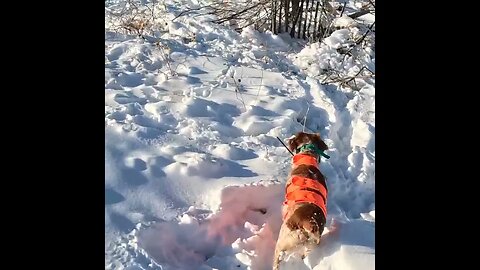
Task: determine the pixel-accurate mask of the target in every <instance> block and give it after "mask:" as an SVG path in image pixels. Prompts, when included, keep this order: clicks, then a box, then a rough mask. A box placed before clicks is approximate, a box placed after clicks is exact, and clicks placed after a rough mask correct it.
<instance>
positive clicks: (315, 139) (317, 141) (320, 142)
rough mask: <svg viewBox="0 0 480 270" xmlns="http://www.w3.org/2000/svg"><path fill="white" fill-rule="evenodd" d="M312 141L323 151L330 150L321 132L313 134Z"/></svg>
mask: <svg viewBox="0 0 480 270" xmlns="http://www.w3.org/2000/svg"><path fill="white" fill-rule="evenodd" d="M312 143H313V144H315V146H316V147H318V149H320V150H322V151H327V150H328V146H327V144H326V143H325V142H324V141H323V140H322V138H321V137H320V133H315V134H313V138H312Z"/></svg>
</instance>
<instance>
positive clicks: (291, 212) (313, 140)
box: [273, 132, 328, 270]
mask: <svg viewBox="0 0 480 270" xmlns="http://www.w3.org/2000/svg"><path fill="white" fill-rule="evenodd" d="M287 144H288V148H289V149H290V150H291V151H292V152H293V153H295V155H294V157H293V166H292V167H293V168H292V171H291V172H290V177H289V179H288V181H287V184H286V195H285V202H284V205H283V208H282V217H283V224H282V226H281V228H280V233H279V236H278V240H277V244H276V247H275V255H274V261H273V269H274V270H278V269H279V264H280V262H281V261H282V260H283V259H284V258H282V256H283V255H284V254H285V255H286V254H292V253H296V254H299V255H301V257H302V259H303V258H305V257H306V256H307V255H308V253H309V252H310V251H311V250H312V249H313V248H314V247H315V246H316V245H318V244H319V243H320V237H321V235H322V233H323V230H324V227H325V223H326V215H327V213H326V200H327V192H328V191H327V185H326V182H325V177H324V176H323V175H322V173H321V172H320V170H319V169H318V164H319V163H320V158H321V153H323V151H326V150H327V149H328V147H327V145H326V144H325V142H324V141H323V140H322V139H321V138H320V134H318V133H317V134H309V133H304V132H299V133H297V134H296V135H295V136H293V137H291V138H290V139H288V140H287ZM292 181H293V182H292Z"/></svg>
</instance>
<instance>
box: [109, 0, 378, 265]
mask: <svg viewBox="0 0 480 270" xmlns="http://www.w3.org/2000/svg"><path fill="white" fill-rule="evenodd" d="M164 2H165V5H162V6H161V8H158V9H157V10H154V12H158V14H159V16H158V18H159V19H158V23H159V25H163V26H162V27H163V29H161V30H158V31H157V32H156V33H154V35H155V37H156V39H157V40H158V41H160V43H159V45H158V44H157V45H156V44H155V43H153V42H152V40H153V39H154V38H152V37H151V36H148V35H146V37H147V40H143V39H141V38H137V37H136V36H134V35H132V36H129V35H123V34H120V33H117V32H116V31H114V29H113V27H112V25H111V24H110V22H111V17H110V16H109V15H108V14H109V12H110V11H111V10H115V9H116V8H118V7H116V6H115V5H113V4H112V5H108V6H107V5H106V13H105V14H106V28H105V268H106V269H130V270H133V269H253V270H262V269H271V266H272V259H273V251H274V247H275V241H276V238H277V235H278V232H279V229H280V225H281V214H280V207H281V204H282V200H283V196H284V185H285V182H286V180H287V175H288V173H289V169H290V166H291V156H290V154H289V153H288V152H287V150H286V149H285V148H284V147H283V146H282V145H281V144H280V142H279V141H278V140H277V138H276V137H277V136H278V137H280V138H282V139H285V138H287V137H290V136H291V135H292V134H294V133H296V132H298V131H301V130H302V129H303V122H304V118H305V116H306V119H307V120H306V126H305V131H309V132H319V133H320V134H321V136H322V138H324V140H325V142H326V143H327V145H328V146H329V147H330V149H329V151H328V152H327V153H328V154H329V155H330V156H331V158H330V159H329V160H322V163H321V165H320V169H321V171H322V172H323V174H324V175H325V176H326V178H327V183H328V187H329V201H328V210H329V211H328V212H329V217H328V222H327V229H326V230H325V235H324V237H323V240H322V243H321V245H320V246H319V247H318V248H316V249H315V250H313V251H312V253H311V254H310V255H309V256H308V257H307V258H305V260H304V261H302V260H300V259H297V258H291V259H290V260H288V261H287V262H286V263H285V264H283V265H282V266H283V268H281V269H315V270H319V269H331V270H334V269H341V270H348V269H358V270H373V269H375V81H374V79H370V80H364V81H360V82H359V87H360V88H361V89H360V90H359V91H352V90H350V89H343V88H340V87H338V85H336V84H330V85H322V84H321V83H320V82H321V80H320V79H319V74H320V73H321V70H322V69H325V67H326V66H328V65H330V66H337V67H338V68H342V69H344V70H345V72H346V73H347V74H355V73H357V72H358V71H359V69H360V66H359V64H358V63H356V62H353V61H348V60H347V61H343V55H339V53H338V50H337V48H338V44H341V43H342V42H345V40H346V39H348V38H349V36H352V35H355V34H356V33H357V32H358V29H357V28H356V27H355V24H353V26H349V27H347V28H344V29H339V30H337V31H335V32H334V33H333V34H332V35H331V36H330V37H328V38H327V39H326V40H325V41H324V42H323V43H314V44H311V45H306V46H304V45H303V43H302V42H300V41H296V40H292V39H290V38H289V37H288V36H284V35H282V36H276V35H273V34H271V33H259V32H257V31H255V30H253V29H251V28H245V29H243V31H242V32H241V33H237V32H235V31H234V30H232V29H230V28H228V27H226V26H221V25H216V24H213V23H210V22H207V21H206V18H204V17H193V16H184V17H180V18H178V19H176V20H175V21H174V22H171V21H170V20H171V19H172V18H173V17H175V14H177V13H178V10H181V9H182V7H185V6H187V5H188V6H192V5H193V4H194V3H192V2H193V1H192V2H190V1H188V0H183V1H180V0H179V1H173V0H165V1H164ZM362 18H363V19H367V20H372V21H374V17H373V16H371V15H367V16H363V17H362ZM345 21H346V22H345ZM164 22H168V25H167V24H165V23H164ZM339 23H340V24H347V25H348V20H344V21H340V22H339ZM149 38H151V40H150V39H149ZM367 52H368V51H367ZM362 61H363V62H362V63H361V64H363V65H366V66H367V67H368V68H369V69H370V70H373V71H374V70H375V62H374V52H373V51H372V52H371V54H369V55H366V56H365V57H363V58H362ZM307 112H308V114H307Z"/></svg>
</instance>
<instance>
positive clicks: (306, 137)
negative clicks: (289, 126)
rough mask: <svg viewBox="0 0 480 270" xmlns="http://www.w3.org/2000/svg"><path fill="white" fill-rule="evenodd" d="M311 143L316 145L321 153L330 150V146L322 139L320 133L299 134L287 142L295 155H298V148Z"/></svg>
mask: <svg viewBox="0 0 480 270" xmlns="http://www.w3.org/2000/svg"><path fill="white" fill-rule="evenodd" d="M309 143H310V144H313V145H315V146H316V147H317V148H318V149H320V150H321V151H326V150H328V146H327V145H326V144H325V142H324V141H323V140H322V139H321V138H320V134H319V133H305V132H298V133H297V134H295V135H294V136H292V137H290V138H289V139H288V140H287V144H288V148H289V149H290V151H292V152H293V153H296V152H297V149H298V148H300V147H302V146H303V145H305V144H309Z"/></svg>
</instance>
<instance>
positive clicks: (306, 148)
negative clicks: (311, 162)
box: [297, 143, 330, 159]
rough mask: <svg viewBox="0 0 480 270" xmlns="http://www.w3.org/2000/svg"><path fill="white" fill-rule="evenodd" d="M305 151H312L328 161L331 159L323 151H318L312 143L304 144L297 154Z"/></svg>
mask: <svg viewBox="0 0 480 270" xmlns="http://www.w3.org/2000/svg"><path fill="white" fill-rule="evenodd" d="M305 150H310V151H313V152H314V153H317V154H318V155H320V156H322V157H324V158H326V159H329V158H330V156H329V155H327V154H325V153H324V152H323V151H322V150H320V149H318V148H317V147H315V145H313V144H311V143H308V144H304V145H302V146H301V147H299V148H297V153H298V152H303V151H305Z"/></svg>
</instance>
